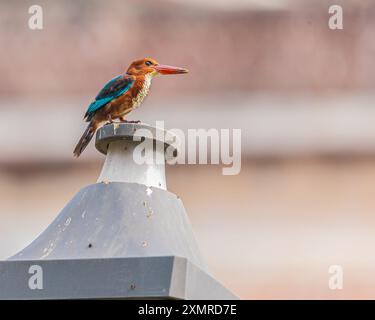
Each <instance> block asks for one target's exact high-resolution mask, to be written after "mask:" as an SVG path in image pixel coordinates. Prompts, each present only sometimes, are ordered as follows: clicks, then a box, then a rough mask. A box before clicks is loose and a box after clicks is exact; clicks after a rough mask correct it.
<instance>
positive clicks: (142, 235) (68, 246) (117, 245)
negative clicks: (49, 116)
mask: <svg viewBox="0 0 375 320" xmlns="http://www.w3.org/2000/svg"><path fill="white" fill-rule="evenodd" d="M147 256H180V257H185V258H187V259H189V260H190V261H191V262H192V263H194V264H195V265H197V266H198V267H200V268H201V269H203V270H206V271H207V267H206V265H205V263H204V262H203V260H202V258H201V256H200V254H199V249H198V246H197V244H196V241H195V239H194V236H193V233H192V230H191V226H190V223H189V221H188V219H187V216H186V212H185V210H184V207H183V205H182V202H181V200H179V199H178V198H177V197H176V195H174V194H173V193H170V192H168V191H166V190H161V189H158V188H153V187H150V188H148V187H146V186H144V185H140V184H137V183H123V182H111V183H108V184H105V183H97V184H93V185H90V186H87V187H85V188H83V189H82V190H81V191H79V192H78V193H77V194H76V196H75V197H74V198H73V199H72V200H71V201H70V202H69V203H68V204H67V205H66V207H65V208H64V209H63V210H62V211H61V213H60V214H59V215H58V216H57V218H56V219H55V220H54V221H53V222H52V223H51V224H50V226H49V227H48V228H47V229H46V230H45V231H44V232H43V233H42V234H41V235H40V236H39V237H38V238H37V239H35V240H34V241H33V242H32V243H31V244H30V245H29V246H28V247H26V248H25V249H23V250H22V251H21V252H19V253H17V254H16V255H15V256H13V257H11V258H10V259H11V260H30V259H79V258H107V257H147Z"/></svg>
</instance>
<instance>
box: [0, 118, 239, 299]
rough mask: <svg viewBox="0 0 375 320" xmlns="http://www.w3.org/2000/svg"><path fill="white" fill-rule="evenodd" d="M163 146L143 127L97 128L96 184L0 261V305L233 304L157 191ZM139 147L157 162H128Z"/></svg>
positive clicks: (173, 202) (176, 207)
mask: <svg viewBox="0 0 375 320" xmlns="http://www.w3.org/2000/svg"><path fill="white" fill-rule="evenodd" d="M166 136H167V138H166V139H164V138H165V137H166ZM134 137H135V139H134ZM163 137H164V138H163ZM165 140H166V141H165ZM171 141H172V142H171ZM173 141H175V142H176V140H174V138H173V135H171V134H168V132H167V131H165V130H162V129H157V128H154V127H151V126H148V125H146V124H130V123H120V124H118V123H116V124H110V125H106V126H104V127H103V128H101V129H100V130H99V131H98V132H97V136H96V147H97V149H98V150H99V151H100V152H102V153H104V154H106V160H105V162H104V165H103V169H102V171H101V173H100V176H99V179H98V182H97V183H94V184H92V185H89V186H86V187H84V188H82V189H81V190H80V191H79V192H78V193H77V194H76V195H75V196H74V197H73V198H72V199H71V200H70V201H69V202H68V203H67V204H66V206H65V207H64V208H63V209H62V211H61V212H60V213H59V214H58V215H57V217H56V218H55V219H54V220H53V221H52V222H51V224H50V225H49V226H48V227H47V229H45V230H44V231H43V232H42V233H41V234H40V235H39V236H38V237H37V238H36V239H35V240H34V241H32V242H31V243H30V244H29V245H28V246H27V247H25V248H24V249H23V250H21V251H20V252H18V253H17V254H15V255H14V256H12V257H11V258H9V259H8V260H6V261H0V299H69V298H79V299H95V298H103V299H119V298H123V299H134V298H142V299H145V298H152V299H155V298H156V299H236V298H237V297H236V296H234V295H233V294H232V293H231V292H230V291H229V290H228V289H226V288H225V287H224V286H222V285H221V284H220V283H219V282H218V281H216V280H215V279H214V278H213V277H212V276H211V275H210V273H209V271H208V268H207V266H206V264H205V262H204V260H203V259H202V257H201V254H200V252H199V248H198V245H197V243H196V241H195V237H194V234H193V231H192V228H191V225H190V222H189V219H188V216H187V214H186V211H185V209H184V206H183V204H182V201H181V200H180V199H179V198H178V197H177V196H176V195H175V194H173V193H171V192H169V191H167V190H166V183H165V164H164V162H165V158H166V156H168V154H171V153H168V151H169V152H172V151H175V150H176V147H175V145H174V143H173ZM143 142H146V143H145V145H146V149H147V148H148V149H150V148H151V149H152V150H151V153H152V155H153V156H155V157H157V156H158V157H159V158H161V159H162V160H163V161H161V162H157V163H145V164H138V163H136V161H135V159H134V154H136V153H137V152H138V151H139V150H138V149H137V147H140V146H142V145H141V144H142V143H143ZM147 142H151V144H150V143H148V144H147ZM158 144H159V145H161V148H160V147H159V148H158V147H157V145H158ZM153 146H156V148H155V149H154V148H153ZM169 147H170V149H168V148H169ZM42 197H43V195H41V198H42ZM38 281H41V282H40V283H38Z"/></svg>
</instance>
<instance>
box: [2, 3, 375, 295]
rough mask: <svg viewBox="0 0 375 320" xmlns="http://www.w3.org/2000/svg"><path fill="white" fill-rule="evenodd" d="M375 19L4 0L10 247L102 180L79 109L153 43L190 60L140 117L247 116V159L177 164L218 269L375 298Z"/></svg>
mask: <svg viewBox="0 0 375 320" xmlns="http://www.w3.org/2000/svg"><path fill="white" fill-rule="evenodd" d="M33 4H38V5H40V6H42V8H43V18H44V28H43V30H30V29H29V28H28V19H29V17H30V14H29V13H28V8H29V6H31V5H33ZM332 4H338V5H341V6H342V7H343V10H344V29H343V30H331V29H329V28H328V19H329V14H328V8H329V6H330V5H332ZM374 31H375V3H374V2H373V1H370V0H368V1H366V0H362V1H354V0H352V1H349V0H348V1H344V0H342V1H339V0H335V1H334V2H333V3H331V1H326V0H321V1H317V0H298V1H297V0H248V1H246V0H231V1H225V0H194V1H183V0H163V1H155V0H149V1H136V0H134V1H123V0H109V1H94V0H91V1H88V0H86V1H83V0H81V1H77V0H76V1H69V0H65V1H61V0H60V1H39V0H38V1H4V0H3V1H0V45H1V49H2V50H0V74H1V77H0V118H1V120H2V125H1V126H0V150H1V151H0V217H1V220H0V221H1V222H0V259H5V258H7V257H9V256H11V255H13V254H14V253H16V252H17V251H18V250H20V249H22V248H23V247H24V246H26V245H27V244H28V243H30V242H31V241H32V240H33V239H34V238H35V237H36V236H37V235H38V234H39V233H40V232H42V231H43V230H44V229H45V227H46V226H47V225H48V224H49V223H50V222H51V221H52V219H54V217H55V216H56V215H57V214H58V212H59V211H60V210H61V209H62V208H63V207H64V205H65V204H66V203H67V201H69V200H70V199H71V198H72V197H73V195H74V194H75V193H76V192H77V191H78V190H79V189H80V188H82V187H83V186H85V185H87V184H91V183H94V182H95V181H96V179H97V177H98V174H99V172H100V169H101V165H102V164H103V160H104V157H103V156H102V155H100V154H99V153H98V152H97V151H96V150H95V148H94V146H93V144H91V145H90V146H89V148H88V151H87V152H85V153H84V154H83V155H82V157H81V158H79V159H78V160H77V159H75V158H73V156H72V150H73V148H74V146H75V144H76V142H77V140H78V139H79V137H80V135H81V134H82V131H83V129H84V126H85V124H84V122H83V121H82V117H83V114H84V112H85V111H86V108H87V106H88V104H89V103H90V102H91V100H92V99H93V98H94V97H95V95H96V94H97V92H98V91H99V89H100V88H101V86H102V85H103V84H104V83H105V82H106V81H108V80H109V79H111V78H112V77H113V76H115V75H118V74H119V73H121V72H123V71H124V70H125V69H126V67H127V65H128V64H129V63H130V62H131V61H132V60H134V59H136V58H140V57H144V56H150V57H153V58H155V59H156V60H158V61H159V62H161V63H165V64H171V65H176V66H181V67H188V68H189V69H190V73H189V74H188V75H186V76H183V77H178V79H177V78H173V77H160V78H158V79H156V80H155V81H154V82H153V87H152V90H151V94H150V96H149V97H148V98H147V99H146V101H145V103H144V104H143V105H142V107H141V108H139V109H138V110H136V111H135V112H133V113H132V114H131V115H130V117H129V119H131V120H142V121H144V122H148V123H150V124H154V123H155V121H156V120H164V121H165V124H166V127H167V128H169V129H171V128H181V129H184V130H186V129H187V128H207V129H209V128H219V129H220V128H241V129H242V170H241V173H240V174H239V175H236V176H223V175H222V174H221V166H218V165H215V166H214V165H178V166H169V167H168V168H167V179H168V188H169V190H170V191H172V192H174V193H176V194H178V195H179V196H180V197H181V198H182V200H183V202H184V204H185V207H186V210H187V212H188V214H189V217H190V219H191V222H192V224H193V228H194V231H195V234H196V237H197V240H198V242H199V245H200V248H201V251H202V253H203V255H204V257H205V258H206V260H207V263H208V265H209V267H210V270H211V271H212V273H213V274H214V275H215V276H216V277H217V278H218V279H219V280H220V281H221V282H222V283H223V284H224V285H226V286H227V287H228V288H230V289H231V290H232V291H234V292H235V293H236V294H238V295H239V296H240V297H241V298H243V299H262V298H271V299H276V298H282V299H303V298H312V299H315V298H329V299H341V298H355V299H357V298H365V299H367V298H375V293H374V292H375V274H374V270H375V256H374V255H373V247H374V244H375V232H374V231H375V215H374V212H375V125H374V121H375V108H374V101H375V91H374V88H375V67H374V57H375V40H374V39H375V38H374ZM331 265H341V266H342V267H343V270H344V287H343V289H342V290H330V289H329V287H328V280H329V276H330V275H329V273H328V269H329V267H330V266H331Z"/></svg>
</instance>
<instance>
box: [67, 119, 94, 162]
mask: <svg viewBox="0 0 375 320" xmlns="http://www.w3.org/2000/svg"><path fill="white" fill-rule="evenodd" d="M95 131H96V126H95V125H94V123H93V121H91V122H90V123H89V125H88V126H87V128H86V130H85V132H84V133H83V135H82V137H81V139H79V141H78V143H77V146H76V147H75V149H74V151H73V154H74V156H76V157H77V158H78V157H79V156H80V154H81V153H82V151H83V150H85V148H86V147H87V145H88V144H89V142H90V141H91V139H92V137H93V136H94V133H95Z"/></svg>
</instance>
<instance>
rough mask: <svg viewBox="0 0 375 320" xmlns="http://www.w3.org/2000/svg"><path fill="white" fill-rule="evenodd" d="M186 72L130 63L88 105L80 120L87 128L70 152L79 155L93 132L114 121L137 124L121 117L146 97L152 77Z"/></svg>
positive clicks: (146, 61) (145, 62)
mask: <svg viewBox="0 0 375 320" xmlns="http://www.w3.org/2000/svg"><path fill="white" fill-rule="evenodd" d="M188 72H189V71H188V70H187V69H185V68H180V67H173V66H168V65H163V64H159V63H158V62H157V61H156V60H154V59H152V58H143V59H138V60H135V61H133V62H132V63H131V64H130V66H129V67H128V69H127V70H126V72H125V73H123V74H120V75H118V76H116V77H114V78H113V79H111V80H110V81H108V82H107V83H106V84H105V85H104V87H103V88H102V89H101V90H100V91H99V93H98V94H97V96H96V97H95V100H94V101H93V102H91V104H90V105H89V107H88V109H87V111H86V113H85V115H84V118H83V119H84V120H85V121H86V122H88V123H89V124H88V126H87V128H86V130H85V131H84V133H83V135H82V137H81V138H80V140H79V141H78V144H77V146H76V147H75V149H74V151H73V154H74V156H75V157H77V158H78V157H79V156H80V155H81V153H82V152H83V150H84V149H85V148H86V147H87V145H88V144H89V143H90V141H91V139H92V137H93V136H94V134H95V132H96V130H98V129H99V128H100V127H102V126H103V125H105V124H107V123H113V122H114V120H117V119H118V120H119V121H120V122H128V123H129V122H139V121H127V120H126V119H125V117H126V116H127V115H128V114H129V113H130V112H131V111H133V110H134V109H136V108H137V107H139V106H140V105H141V103H142V102H143V100H144V99H145V98H146V96H147V95H148V94H149V91H150V86H151V81H152V79H153V78H154V77H156V76H158V75H170V74H183V73H188Z"/></svg>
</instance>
